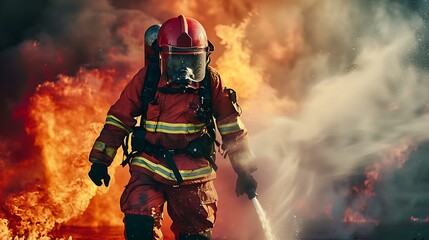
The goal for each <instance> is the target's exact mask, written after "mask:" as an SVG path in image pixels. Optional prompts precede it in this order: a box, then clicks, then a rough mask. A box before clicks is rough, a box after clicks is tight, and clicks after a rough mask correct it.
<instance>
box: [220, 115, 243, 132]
mask: <svg viewBox="0 0 429 240" xmlns="http://www.w3.org/2000/svg"><path fill="white" fill-rule="evenodd" d="M217 128H218V129H219V132H220V134H221V135H225V134H228V133H235V132H239V131H243V130H244V124H243V122H241V120H240V118H237V121H236V122H233V123H227V124H222V125H218V126H217Z"/></svg>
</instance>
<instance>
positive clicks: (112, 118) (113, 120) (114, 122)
mask: <svg viewBox="0 0 429 240" xmlns="http://www.w3.org/2000/svg"><path fill="white" fill-rule="evenodd" d="M106 124H110V125H113V126H115V127H118V128H121V129H124V130H125V131H127V132H128V133H130V132H132V129H131V128H130V127H128V126H127V125H125V124H124V123H123V122H121V120H119V119H118V118H117V117H115V116H113V115H107V117H106Z"/></svg>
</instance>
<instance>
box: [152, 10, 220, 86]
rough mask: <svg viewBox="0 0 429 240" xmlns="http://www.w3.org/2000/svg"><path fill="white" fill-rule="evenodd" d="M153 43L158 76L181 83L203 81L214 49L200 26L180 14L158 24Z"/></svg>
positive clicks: (195, 21)
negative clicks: (159, 70) (155, 39)
mask: <svg viewBox="0 0 429 240" xmlns="http://www.w3.org/2000/svg"><path fill="white" fill-rule="evenodd" d="M157 41H158V46H159V51H160V56H161V66H160V68H161V74H162V75H163V76H165V77H167V78H168V80H169V81H172V82H178V83H181V84H182V83H189V82H190V81H192V82H200V81H202V80H203V79H204V76H205V73H206V67H207V64H208V63H209V55H210V53H211V52H212V51H213V50H214V47H213V45H212V44H211V43H210V41H208V40H207V34H206V31H205V30H204V27H203V26H202V25H201V23H199V22H198V21H197V20H195V19H193V18H185V17H184V16H183V15H180V16H179V17H177V18H171V19H169V20H167V21H166V22H165V23H164V24H162V26H161V28H160V29H159V32H158V39H157Z"/></svg>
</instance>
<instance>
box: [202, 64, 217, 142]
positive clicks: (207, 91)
mask: <svg viewBox="0 0 429 240" xmlns="http://www.w3.org/2000/svg"><path fill="white" fill-rule="evenodd" d="M198 94H199V96H200V99H201V106H202V107H203V108H204V112H205V124H206V126H207V132H208V134H209V135H210V138H211V139H212V140H213V141H214V142H216V145H218V142H217V141H216V128H215V124H214V120H213V111H212V97H211V77H210V68H208V67H207V68H206V76H205V77H204V79H203V81H201V85H200V88H199V91H198Z"/></svg>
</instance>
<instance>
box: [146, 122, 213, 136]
mask: <svg viewBox="0 0 429 240" xmlns="http://www.w3.org/2000/svg"><path fill="white" fill-rule="evenodd" d="M144 127H145V128H146V130H147V131H148V132H162V133H171V134H188V133H198V132H201V131H202V130H203V129H204V127H205V124H204V123H201V124H193V123H167V122H155V121H145V125H144Z"/></svg>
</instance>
